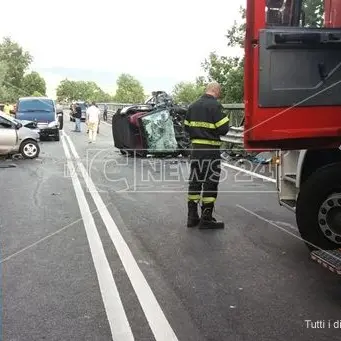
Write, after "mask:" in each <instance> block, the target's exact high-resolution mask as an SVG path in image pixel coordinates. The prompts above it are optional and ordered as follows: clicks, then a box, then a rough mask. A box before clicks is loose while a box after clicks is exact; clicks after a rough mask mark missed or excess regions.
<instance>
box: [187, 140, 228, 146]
mask: <svg viewBox="0 0 341 341" xmlns="http://www.w3.org/2000/svg"><path fill="white" fill-rule="evenodd" d="M191 142H192V143H194V144H208V145H210V146H221V144H222V141H215V140H204V139H193V140H191Z"/></svg>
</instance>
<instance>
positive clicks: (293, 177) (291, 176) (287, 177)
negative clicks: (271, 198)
mask: <svg viewBox="0 0 341 341" xmlns="http://www.w3.org/2000/svg"><path fill="white" fill-rule="evenodd" d="M284 180H286V181H289V182H292V183H294V184H296V174H285V175H284Z"/></svg>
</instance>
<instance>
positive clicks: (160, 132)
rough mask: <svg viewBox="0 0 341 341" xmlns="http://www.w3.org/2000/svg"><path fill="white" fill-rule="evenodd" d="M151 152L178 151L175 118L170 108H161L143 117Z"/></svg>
mask: <svg viewBox="0 0 341 341" xmlns="http://www.w3.org/2000/svg"><path fill="white" fill-rule="evenodd" d="M142 125H143V128H144V130H145V132H146V142H147V146H148V151H149V152H153V151H155V152H162V151H168V152H169V151H176V149H177V146H178V144H177V141H176V139H175V131H174V125H173V120H172V117H171V115H170V112H169V111H168V110H160V111H157V112H154V113H151V114H150V115H146V116H145V117H142Z"/></svg>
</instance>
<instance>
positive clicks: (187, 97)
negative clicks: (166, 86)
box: [173, 82, 205, 104]
mask: <svg viewBox="0 0 341 341" xmlns="http://www.w3.org/2000/svg"><path fill="white" fill-rule="evenodd" d="M204 90H205V86H204V85H203V84H200V83H199V84H198V82H196V83H191V82H180V83H178V84H176V85H175V86H174V89H173V98H174V101H175V102H176V103H185V104H190V103H192V102H194V101H195V100H197V99H198V98H199V97H200V96H201V95H202V94H203V92H204Z"/></svg>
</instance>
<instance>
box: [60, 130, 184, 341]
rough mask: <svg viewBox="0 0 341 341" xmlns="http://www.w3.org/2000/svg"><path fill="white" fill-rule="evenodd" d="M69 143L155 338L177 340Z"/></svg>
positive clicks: (166, 340)
mask: <svg viewBox="0 0 341 341" xmlns="http://www.w3.org/2000/svg"><path fill="white" fill-rule="evenodd" d="M66 138H67V140H68V142H69V145H70V149H71V152H72V154H73V156H74V157H75V159H76V162H77V164H78V169H80V171H81V173H82V175H83V178H84V180H85V183H86V186H87V187H88V190H89V192H90V194H91V196H92V198H93V200H94V202H95V204H96V206H97V208H98V211H99V214H100V215H101V217H102V220H103V222H104V224H105V226H106V228H107V230H108V233H109V235H110V238H111V240H112V242H113V244H114V246H115V248H116V251H117V253H118V255H119V257H120V259H121V261H122V264H123V266H124V269H125V271H126V273H127V275H128V278H129V280H130V282H131V284H132V286H133V288H134V290H135V293H136V296H137V298H138V300H139V302H140V304H141V307H142V309H143V311H144V314H145V316H146V318H147V321H148V323H149V325H150V328H151V330H152V332H153V334H154V337H155V339H156V341H178V338H177V336H176V335H175V333H174V331H173V329H172V327H171V325H170V324H169V322H168V320H167V318H166V316H165V315H164V312H163V311H162V308H161V307H160V305H159V303H158V301H157V299H156V297H155V295H154V293H153V291H152V289H151V288H150V286H149V284H148V282H147V280H146V278H145V277H144V275H143V273H142V271H141V270H140V268H139V266H138V264H137V262H136V260H135V258H134V256H133V254H132V253H131V251H130V249H129V247H128V245H127V243H126V242H125V240H124V238H123V237H122V235H121V233H120V231H119V229H118V227H117V225H116V223H115V221H114V220H113V218H112V217H111V215H110V213H109V211H108V209H107V207H106V206H105V204H104V202H103V200H102V198H101V196H100V195H99V194H98V192H97V190H96V187H95V185H94V183H93V181H92V179H91V177H90V176H89V174H88V172H87V171H86V169H85V167H84V165H83V164H82V162H81V161H80V158H79V155H78V153H77V151H76V148H75V146H74V144H73V142H72V141H71V139H70V137H69V136H68V135H66Z"/></svg>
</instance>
